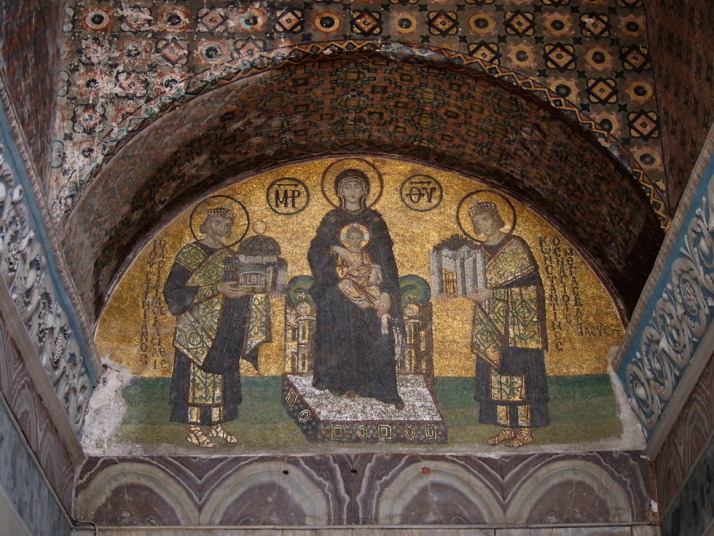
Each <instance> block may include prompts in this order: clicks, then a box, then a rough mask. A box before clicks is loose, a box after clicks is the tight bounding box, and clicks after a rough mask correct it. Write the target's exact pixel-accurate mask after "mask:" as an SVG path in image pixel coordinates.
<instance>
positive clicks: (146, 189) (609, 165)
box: [66, 42, 662, 313]
mask: <svg viewBox="0 0 714 536" xmlns="http://www.w3.org/2000/svg"><path fill="white" fill-rule="evenodd" d="M343 45H344V48H343V49H338V48H337V45H336V44H335V43H330V44H325V45H324V46H325V47H327V48H328V49H329V51H330V53H331V55H333V56H337V57H336V58H332V57H329V55H328V57H329V60H327V61H326V60H324V54H320V55H318V56H317V57H313V56H310V55H305V54H303V56H302V60H301V61H299V60H298V58H297V57H295V58H293V59H292V60H291V61H284V62H283V63H282V64H280V65H279V67H272V66H268V67H266V69H265V70H264V71H263V72H254V74H253V75H252V76H248V77H244V78H237V79H233V78H228V82H227V83H224V84H220V83H219V82H220V80H219V81H216V83H215V85H214V86H208V88H206V87H205V86H203V85H198V88H197V89H195V88H194V92H195V93H197V94H199V95H200V97H198V98H193V99H191V100H188V101H187V102H185V103H183V102H181V101H177V100H175V99H167V100H166V101H165V102H159V103H158V110H155V113H154V115H151V114H150V113H149V114H147V117H142V116H140V115H137V116H136V120H137V121H138V122H139V123H140V125H141V126H142V127H143V128H142V129H139V130H138V132H137V133H136V134H135V135H134V136H133V137H131V138H130V140H129V141H128V142H126V143H125V144H124V145H123V146H122V147H121V149H120V150H119V151H117V153H116V154H115V155H114V156H113V157H112V158H110V159H108V161H107V162H105V163H104V165H103V167H102V169H101V171H100V173H99V174H98V175H97V178H96V179H95V181H94V182H93V183H92V184H90V185H89V186H88V187H87V194H86V195H84V196H83V197H82V199H81V200H80V201H79V202H78V203H77V204H76V206H75V207H74V209H73V211H72V212H71V213H70V214H69V215H68V216H67V220H66V226H67V227H68V228H71V229H72V233H71V235H68V237H67V245H66V254H67V257H68V260H69V262H70V264H71V266H72V269H73V271H74V273H75V274H76V275H77V278H76V281H77V282H78V283H77V284H78V289H79V291H80V294H82V295H83V298H84V299H83V301H84V303H85V304H94V307H95V310H94V312H95V313H96V311H97V310H98V309H99V308H101V304H102V303H103V300H104V298H105V296H106V292H107V289H108V288H109V286H110V284H111V281H112V278H113V277H114V276H115V274H116V271H117V270H118V269H119V267H120V266H121V264H122V263H123V262H124V261H125V260H126V259H127V258H130V257H131V256H132V252H133V248H134V247H135V245H136V244H138V243H142V242H143V240H145V239H146V236H147V233H150V232H151V231H152V229H154V228H155V227H156V226H158V225H161V224H162V223H163V222H166V221H168V219H169V218H170V217H171V216H172V215H175V214H177V213H178V211H179V210H181V209H183V208H185V206H187V204H188V203H190V202H192V201H193V200H195V199H196V198H197V197H200V196H201V195H205V194H206V193H207V192H209V191H210V190H211V189H214V188H217V187H220V186H221V185H223V184H227V183H230V182H231V181H235V180H239V179H242V178H245V177H248V176H250V174H252V173H255V172H256V171H259V170H260V169H266V168H267V167H270V166H274V165H277V164H280V163H285V162H289V161H291V160H295V159H300V158H307V157H310V156H320V155H323V154H336V153H337V154H339V153H342V154H345V153H372V154H374V153H378V154H384V155H393V156H402V157H408V158H412V159H418V160H422V161H426V162H432V163H433V164H436V165H439V166H443V167H449V168H451V169H454V170H458V171H461V172H464V173H466V174H467V175H471V176H474V177H476V178H482V179H485V180H487V181H490V182H491V183H493V184H496V185H498V186H499V187H502V188H505V189H507V190H510V191H511V192H512V193H513V194H514V195H515V196H517V197H519V198H521V199H524V200H525V201H527V202H528V203H529V204H530V205H531V206H533V207H534V208H536V209H539V211H540V212H541V213H543V214H547V215H548V216H549V217H550V218H551V219H552V220H553V221H554V222H557V223H558V224H559V227H560V228H561V229H562V230H563V231H565V232H568V233H569V234H570V235H571V236H572V238H573V239H574V240H575V241H576V242H577V243H578V244H580V245H581V247H583V248H584V249H585V250H586V251H587V252H588V254H589V256H590V257H591V258H592V259H593V260H594V262H596V264H598V266H599V268H600V270H601V271H602V272H604V274H605V276H606V277H607V278H608V279H609V280H610V281H611V283H612V285H614V287H615V289H616V291H617V294H618V295H619V297H620V298H621V299H622V301H623V303H624V307H625V309H626V310H630V309H631V307H633V306H634V302H635V301H636V299H637V296H638V295H639V289H640V288H641V286H642V284H643V282H644V275H645V274H646V272H647V271H646V270H642V269H641V268H642V267H648V266H651V263H652V261H653V258H654V251H653V250H652V248H651V245H652V244H653V243H659V242H660V241H661V237H662V234H661V230H660V224H659V222H658V221H657V218H656V215H655V213H654V211H653V209H652V205H651V204H650V202H649V200H648V199H647V197H646V195H645V193H644V192H643V189H642V185H641V184H638V183H637V182H636V180H635V179H634V178H633V176H632V174H631V173H630V172H629V171H628V170H627V169H626V168H625V167H624V166H623V165H622V164H621V162H619V161H618V160H616V159H615V158H614V157H612V156H610V155H609V153H608V152H607V150H606V149H605V148H604V147H602V146H601V144H600V143H599V142H598V140H597V139H596V138H595V137H594V136H592V135H591V134H590V133H588V132H586V131H585V130H583V128H582V127H581V126H580V124H579V123H577V122H574V121H572V120H570V119H568V118H567V117H566V116H565V115H564V114H563V113H562V112H561V111H558V110H556V109H554V108H553V107H552V106H549V105H548V104H547V103H545V102H543V101H542V100H539V99H537V98H536V97H535V96H534V95H533V94H532V93H530V92H526V91H524V90H522V89H520V88H518V87H513V86H512V85H508V84H504V83H502V82H500V81H499V80H497V79H495V78H493V77H492V76H490V75H488V74H486V73H483V72H482V71H480V70H475V71H474V70H472V69H470V68H469V66H462V67H458V66H455V67H451V66H449V65H448V64H447V65H444V64H443V63H438V62H435V61H433V59H431V58H430V59H429V60H430V61H427V59H424V58H422V59H421V60H416V59H412V58H407V59H406V60H401V61H390V60H389V59H388V58H385V57H383V56H381V55H375V54H373V53H371V51H370V50H369V48H368V47H367V50H363V48H364V47H363V48H360V47H358V46H355V47H353V48H352V49H350V48H349V47H350V45H351V43H350V42H348V43H346V44H343ZM365 47H366V45H365ZM320 50H321V51H324V50H325V49H320ZM338 52H339V53H338ZM206 89H208V90H206ZM145 109H149V111H150V112H151V109H150V108H149V107H148V106H146V107H145ZM147 123H148V126H146V124H147ZM126 125H129V126H131V121H130V120H127V121H126V122H125V123H123V125H120V127H121V126H126ZM107 206H112V207H113V208H112V210H106V207H107ZM586 222H589V223H588V224H587V225H586ZM633 267H637V268H639V269H633Z"/></svg>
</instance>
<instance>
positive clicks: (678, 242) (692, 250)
mask: <svg viewBox="0 0 714 536" xmlns="http://www.w3.org/2000/svg"><path fill="white" fill-rule="evenodd" d="M713 155H714V128H712V129H711V130H710V132H709V137H708V138H707V142H706V144H705V146H704V148H703V150H702V154H701V155H700V158H699V162H698V163H697V166H696V167H695V169H694V171H693V172H692V178H691V179H690V184H689V186H688V188H687V191H686V192H685V194H684V195H683V197H682V201H681V203H680V209H679V210H678V212H677V214H676V216H675V218H674V220H673V223H672V225H671V227H670V230H669V233H668V235H667V237H666V239H665V242H664V244H663V246H662V250H661V252H660V255H659V257H658V259H657V262H656V264H655V269H654V270H653V272H652V275H651V276H650V278H649V280H648V282H647V284H646V285H645V290H644V291H643V293H642V297H641V299H640V302H639V304H638V307H637V309H636V310H635V313H634V315H633V317H632V319H631V322H630V329H629V330H628V333H627V335H626V338H625V341H624V343H623V345H622V348H623V351H622V352H621V354H620V356H619V358H618V359H617V360H616V365H615V366H616V367H617V370H618V375H619V376H620V378H621V379H622V381H623V383H624V385H625V389H626V390H627V393H628V396H629V397H630V404H631V406H632V408H633V410H634V411H635V414H636V415H637V416H638V418H639V420H640V423H641V424H642V426H643V428H644V431H645V435H646V437H647V438H648V439H651V438H652V437H653V434H654V433H655V431H656V430H657V432H658V436H660V437H663V436H664V435H666V432H667V431H668V430H658V425H659V424H660V422H661V421H662V418H663V416H664V414H665V411H666V410H667V409H668V407H669V406H670V405H673V402H675V401H677V400H679V399H681V400H680V401H679V402H677V407H681V405H682V403H683V401H685V400H686V399H687V397H688V396H689V391H690V390H691V388H693V385H694V381H695V380H696V378H694V376H696V374H690V375H689V376H692V378H691V379H689V380H687V382H685V383H686V384H687V388H686V389H678V387H679V386H680V383H682V380H683V379H684V378H685V377H686V376H687V374H686V373H687V371H688V369H689V368H690V367H691V366H692V365H693V364H694V365H696V368H697V369H698V370H699V369H701V368H702V367H703V365H704V364H705V362H706V361H705V360H706V359H707V358H708V357H709V355H711V354H710V352H708V351H707V349H706V348H703V347H702V350H703V351H702V352H699V353H698V352H697V350H698V349H699V347H700V345H701V343H702V341H703V340H704V339H705V335H706V333H707V328H708V327H709V326H710V325H711V323H712V319H713V318H714V159H713V158H712V156H713ZM705 345H706V344H705ZM703 346H704V345H703ZM702 356H703V357H702ZM703 360H704V361H705V362H704V363H694V362H695V361H703ZM692 370H693V369H692ZM685 391H686V392H685ZM673 407H674V406H673ZM670 413H672V411H670ZM674 413H675V414H676V411H675V412H674ZM675 414H673V415H672V417H671V418H670V419H669V421H670V422H669V424H668V426H667V427H669V425H671V424H672V423H673V422H674V418H676V415H675Z"/></svg>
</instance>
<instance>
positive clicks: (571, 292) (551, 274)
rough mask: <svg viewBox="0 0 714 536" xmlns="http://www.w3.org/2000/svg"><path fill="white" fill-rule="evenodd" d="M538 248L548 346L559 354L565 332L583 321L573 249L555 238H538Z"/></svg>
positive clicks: (561, 349)
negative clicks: (546, 317) (550, 338)
mask: <svg viewBox="0 0 714 536" xmlns="http://www.w3.org/2000/svg"><path fill="white" fill-rule="evenodd" d="M539 247H540V251H541V253H542V254H543V261H544V265H543V266H542V270H541V272H542V273H543V276H544V277H543V279H544V281H543V286H544V287H545V293H546V304H547V306H548V307H549V308H550V311H549V313H550V318H551V321H550V325H549V328H550V330H549V331H550V333H551V334H552V337H553V338H554V339H555V340H554V341H553V342H552V343H551V346H552V347H553V348H554V349H555V350H556V351H559V352H562V351H563V350H564V345H565V333H566V331H572V330H573V329H574V328H576V327H577V326H578V325H579V323H581V322H582V318H583V305H584V304H583V300H582V295H581V293H580V282H579V280H578V271H577V268H578V259H577V257H576V253H575V251H574V250H573V248H572V247H570V246H569V245H567V244H566V243H564V242H563V241H562V240H561V239H560V237H558V236H552V237H547V236H541V237H540V240H539ZM576 332H577V331H576Z"/></svg>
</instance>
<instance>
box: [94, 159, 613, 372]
mask: <svg viewBox="0 0 714 536" xmlns="http://www.w3.org/2000/svg"><path fill="white" fill-rule="evenodd" d="M336 160H340V159H334V158H332V159H317V160H312V161H308V162H301V163H298V164H293V165H288V166H283V167H280V168H277V169H274V170H271V171H268V172H265V173H260V174H258V175H255V176H254V177H252V178H250V179H248V180H245V181H242V182H240V183H236V184H234V185H232V186H229V187H227V188H224V189H223V190H220V191H218V192H216V193H215V194H214V195H225V196H230V197H233V198H235V199H238V200H239V201H241V202H242V203H243V204H244V205H245V207H246V208H247V209H248V212H249V214H250V220H251V222H252V223H255V222H257V221H263V222H265V223H266V224H267V230H266V231H265V233H264V234H265V235H267V236H270V237H272V238H274V239H275V240H277V242H278V243H279V244H280V247H281V249H282V253H281V257H283V258H284V259H285V260H286V261H287V263H288V278H292V277H294V276H296V275H309V274H310V268H309V265H308V262H307V250H308V247H309V245H310V240H311V239H312V237H313V236H314V235H315V231H316V229H317V227H318V225H319V223H320V221H321V220H322V217H323V216H324V215H325V213H327V212H328V211H329V210H331V209H332V206H331V205H330V204H329V202H328V201H327V200H326V199H325V197H324V196H323V194H322V187H321V181H322V176H323V172H324V171H325V170H326V169H327V168H328V167H329V166H330V165H331V164H333V163H334V162H335V161H336ZM367 160H368V161H369V162H370V163H371V164H373V165H374V166H375V167H376V168H377V169H378V170H379V171H380V173H381V174H382V178H383V181H384V189H383V191H382V195H381V197H380V198H379V200H378V201H377V203H376V205H374V206H373V208H374V209H375V210H377V211H379V212H380V213H381V214H382V215H383V216H384V219H385V221H386V222H387V224H388V226H389V230H390V234H391V236H392V239H393V240H394V254H395V257H396V260H397V265H398V268H399V275H400V276H404V275H407V274H415V275H418V276H420V277H423V278H424V279H425V280H427V281H428V282H430V273H429V253H430V251H431V249H432V247H434V246H435V245H436V244H438V243H439V242H441V241H442V240H444V239H446V238H448V237H449V236H451V235H454V234H457V233H461V230H460V228H459V225H458V223H457V207H458V206H459V203H460V201H461V200H462V199H463V198H464V196H466V195H467V194H469V193H470V192H473V191H475V190H480V189H490V188H489V186H488V185H486V184H484V183H481V182H478V181H475V180H473V179H469V178H466V177H464V176H462V175H459V174H456V173H452V172H448V171H443V170H439V169H435V168H431V167H428V166H423V165H418V164H414V163H411V162H405V161H399V160H392V159H385V158H369V159H367ZM416 174H421V175H428V176H431V177H433V178H435V179H437V180H438V181H439V183H440V184H441V186H442V190H443V198H442V201H441V203H440V204H439V205H438V206H437V207H436V208H434V209H433V210H429V211H426V212H419V211H415V210H412V209H410V208H408V207H407V206H406V205H405V204H404V203H403V202H402V199H401V195H400V187H401V185H402V183H403V182H404V181H405V179H407V178H408V177H411V176H413V175H416ZM283 177H293V178H297V179H300V180H301V181H302V182H303V183H304V184H305V185H306V186H307V187H308V189H309V192H310V201H309V204H308V206H307V207H306V208H305V209H304V210H302V211H301V212H299V213H297V214H293V215H282V214H277V213H276V212H274V211H273V210H272V209H271V208H270V206H269V205H268V202H267V200H266V190H267V188H268V187H269V186H270V184H271V183H273V181H275V180H276V179H280V178H283ZM327 187H329V188H332V186H331V185H327ZM509 199H511V201H512V203H513V206H514V208H515V210H516V214H517V224H516V228H515V229H514V231H513V232H514V234H517V235H520V236H522V237H523V238H524V239H525V240H526V241H527V242H528V244H529V245H530V246H531V249H532V250H533V253H534V255H535V258H536V261H537V262H538V265H539V267H540V272H541V277H542V278H543V283H544V286H545V293H546V309H547V311H548V336H549V342H550V350H549V351H548V352H547V353H546V368H547V372H548V374H549V375H564V376H572V375H582V374H603V373H605V372H606V371H607V364H608V355H609V353H610V349H611V347H612V346H615V345H617V344H619V342H620V340H621V338H622V335H623V333H624V328H623V324H622V321H621V320H620V318H619V315H618V313H617V310H616V308H615V305H614V303H613V300H612V298H611V297H610V295H609V294H608V292H607V290H606V288H605V286H604V285H603V284H602V282H601V281H600V279H599V278H598V277H597V275H596V274H595V273H594V272H593V271H592V269H591V268H590V267H589V266H588V264H587V263H586V262H585V261H584V260H583V258H582V257H581V256H580V255H579V254H578V253H577V251H576V250H575V248H573V247H572V245H571V244H570V243H569V242H568V241H567V240H566V239H565V238H564V237H563V236H562V235H561V234H560V233H558V232H557V231H556V230H555V229H554V228H553V227H552V226H550V225H549V224H548V223H547V222H546V221H545V220H544V219H543V218H541V217H540V216H538V215H537V214H535V213H534V212H532V211H531V210H529V209H528V208H527V207H526V206H525V205H523V204H522V203H519V202H517V201H516V200H515V199H512V198H509ZM192 208H193V207H191V208H189V209H187V210H186V211H185V212H184V213H183V214H181V215H180V216H179V217H177V218H176V219H175V220H174V221H173V222H171V223H170V224H169V225H168V226H167V227H165V228H164V229H163V230H162V231H160V232H159V233H158V234H157V235H156V236H155V237H154V238H153V240H152V241H151V242H150V243H149V244H148V245H147V246H146V247H144V249H143V250H142V251H141V252H140V253H139V254H138V255H137V257H136V259H135V260H134V262H133V263H132V264H131V266H130V267H129V269H128V270H127V271H126V272H125V274H124V275H123V277H122V278H121V280H120V281H119V282H118V284H117V285H116V287H115V289H114V291H113V293H112V296H111V298H110V299H109V302H108V303H107V305H106V307H105V308H104V311H103V312H102V315H101V318H100V321H99V325H98V327H97V331H96V336H95V340H96V344H97V348H98V350H99V352H100V353H101V354H102V355H105V356H107V357H108V358H109V359H110V360H112V361H113V362H115V363H118V364H120V365H123V366H125V367H127V368H128V370H129V371H131V373H132V374H134V375H139V376H147V377H157V376H159V377H161V376H170V375H171V367H172V362H173V348H172V338H173V327H174V317H173V316H172V315H171V314H170V313H169V312H168V309H167V307H166V304H165V303H164V300H163V291H162V289H163V284H164V282H165V280H166V277H167V276H168V272H169V270H170V268H171V265H172V263H173V260H174V257H175V255H176V253H177V252H178V251H179V249H180V248H181V247H182V246H183V245H184V244H186V243H187V242H191V241H193V240H194V238H193V236H192V234H191V231H190V228H189V219H190V215H191V210H192ZM252 234H254V230H253V229H250V230H249V231H248V234H247V235H246V236H251V235H252ZM548 248H549V249H548ZM556 248H557V249H556ZM556 253H558V254H559V256H560V260H561V261H562V264H559V263H558V259H556ZM560 266H566V269H565V270H566V273H567V276H566V277H565V278H564V279H562V280H561V279H560V276H561V275H562V273H563V272H562V270H561V268H559V267H560ZM571 267H572V268H571ZM549 271H550V272H551V275H555V276H556V279H555V280H554V281H555V282H557V285H556V286H555V287H554V288H553V287H551V283H550V280H549V278H548V272H549ZM573 277H574V278H575V282H576V283H577V289H578V292H577V295H578V296H579V301H580V303H582V306H580V307H573V306H572V305H570V306H568V308H567V310H566V307H565V306H564V305H563V304H562V302H561V303H555V301H554V300H553V299H552V298H551V296H553V293H554V292H555V294H557V295H558V299H559V300H561V299H562V297H563V295H564V294H567V295H568V296H570V300H571V304H572V301H573V294H574V291H573V284H574V283H573ZM563 282H565V288H563V286H562V283H563ZM432 304H433V317H434V322H433V336H434V373H435V375H436V376H473V374H474V356H473V355H472V354H471V352H470V350H469V347H470V331H471V326H470V324H471V318H472V309H473V305H472V303H471V302H470V301H469V300H467V299H453V300H448V301H444V300H439V299H434V297H432ZM576 309H577V310H580V314H581V317H580V318H581V326H585V328H586V329H583V328H581V327H578V325H577V324H576V322H575V313H574V311H575V310H576ZM271 317H272V335H273V342H271V343H269V344H265V345H263V346H261V348H260V359H259V370H260V375H265V376H270V375H279V374H281V373H282V372H283V362H284V301H283V298H278V299H273V300H271ZM568 321H569V322H568ZM241 366H242V367H243V369H242V372H243V373H244V374H247V375H255V374H256V371H255V370H254V369H253V368H252V367H251V366H250V365H247V364H246V363H245V362H242V365H241Z"/></svg>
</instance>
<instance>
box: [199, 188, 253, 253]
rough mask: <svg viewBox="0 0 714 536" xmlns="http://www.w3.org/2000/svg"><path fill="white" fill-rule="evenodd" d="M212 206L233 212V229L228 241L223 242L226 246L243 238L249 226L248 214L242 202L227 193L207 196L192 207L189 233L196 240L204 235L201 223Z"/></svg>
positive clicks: (232, 244)
mask: <svg viewBox="0 0 714 536" xmlns="http://www.w3.org/2000/svg"><path fill="white" fill-rule="evenodd" d="M213 208H228V209H230V210H231V212H233V214H235V220H234V221H233V229H232V230H231V236H230V237H229V239H228V240H229V241H230V243H228V244H225V246H226V247H231V246H235V245H236V244H237V243H238V242H240V241H241V240H243V237H244V236H245V234H246V233H247V232H248V228H249V227H250V217H249V216H248V211H247V210H246V208H245V206H243V203H241V202H240V201H238V200H237V199H234V198H232V197H229V196H227V195H214V196H211V197H208V198H206V199H204V200H203V201H201V202H200V203H199V204H198V205H196V206H195V207H194V208H193V210H192V211H191V219H190V221H189V227H191V234H192V235H193V237H194V238H195V239H196V240H200V239H201V238H203V237H204V236H205V234H204V233H202V232H201V225H202V224H203V222H204V221H205V220H206V214H207V212H208V211H209V210H210V209H213Z"/></svg>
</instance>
